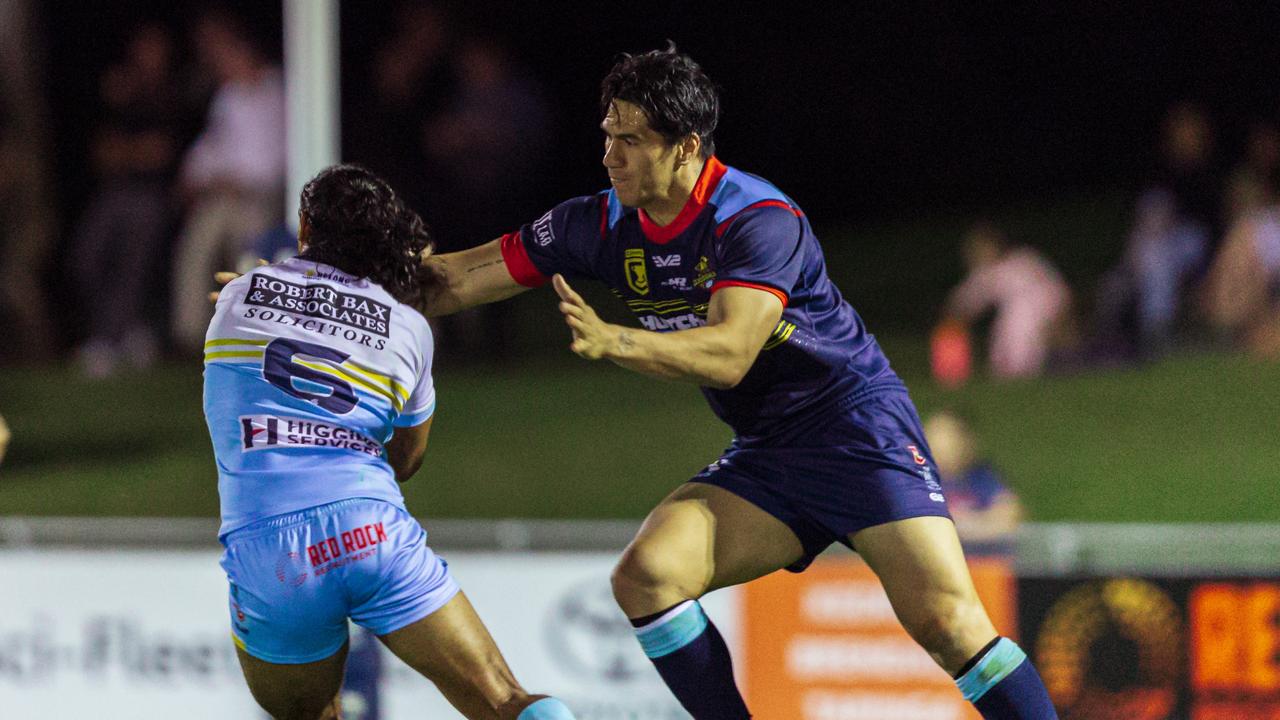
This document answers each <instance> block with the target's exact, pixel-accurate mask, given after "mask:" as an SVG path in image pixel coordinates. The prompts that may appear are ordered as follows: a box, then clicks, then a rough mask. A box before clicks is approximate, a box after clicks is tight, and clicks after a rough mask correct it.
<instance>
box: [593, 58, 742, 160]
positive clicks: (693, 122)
mask: <svg viewBox="0 0 1280 720" xmlns="http://www.w3.org/2000/svg"><path fill="white" fill-rule="evenodd" d="M615 100H625V101H627V102H629V103H632V104H634V105H636V106H638V107H639V108H640V109H642V110H644V113H645V115H647V116H648V118H649V126H650V127H652V128H653V129H654V130H655V131H657V132H658V133H659V134H661V135H662V136H663V137H664V138H666V140H667V142H668V143H669V144H675V143H676V142H679V141H680V139H681V138H684V137H686V136H688V135H689V134H690V133H695V132H696V133H698V137H700V138H702V157H704V158H708V157H711V156H712V155H713V154H715V151H716V143H715V140H714V139H713V137H712V134H713V133H714V132H715V129H716V123H718V122H719V121H720V93H719V92H718V91H717V90H716V86H715V85H714V84H713V83H712V82H711V79H710V78H708V77H707V74H706V73H704V72H703V71H702V68H701V67H700V66H699V65H698V63H696V62H694V61H693V58H690V57H689V56H688V55H685V54H683V53H681V52H679V51H678V50H676V45H675V43H673V42H670V41H668V43H667V47H666V49H664V50H650V51H649V52H647V53H641V54H640V55H629V54H625V53H624V54H623V55H622V57H621V59H619V60H618V62H617V64H615V65H614V66H613V69H612V70H610V71H609V74H608V75H607V76H605V79H604V82H602V83H601V84H600V114H601V116H604V115H608V114H609V106H610V105H612V104H613V101H615Z"/></svg>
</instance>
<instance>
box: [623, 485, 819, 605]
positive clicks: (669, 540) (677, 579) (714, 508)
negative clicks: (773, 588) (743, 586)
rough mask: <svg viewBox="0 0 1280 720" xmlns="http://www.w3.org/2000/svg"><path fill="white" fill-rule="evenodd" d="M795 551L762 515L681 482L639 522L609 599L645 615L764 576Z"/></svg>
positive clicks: (787, 533) (788, 535) (796, 545)
mask: <svg viewBox="0 0 1280 720" xmlns="http://www.w3.org/2000/svg"><path fill="white" fill-rule="evenodd" d="M802 552H803V550H802V548H801V546H800V541H799V540H798V539H796V537H795V535H794V534H793V533H792V532H791V530H790V529H789V528H787V527H786V526H785V525H783V524H782V523H781V522H779V521H778V520H777V519H775V518H773V517H772V516H770V515H768V514H767V513H765V512H764V511H762V510H760V509H759V508H757V507H755V506H754V505H751V504H750V503H748V502H747V501H745V500H742V499H741V498H739V497H737V496H736V495H733V494H732V493H730V492H728V491H726V490H723V489H721V488H718V487H714V486H711V485H705V484H702V483H689V484H687V485H685V486H682V487H680V488H678V489H677V490H676V491H675V492H673V493H672V494H671V495H670V496H668V497H667V499H666V500H664V501H663V502H662V503H661V504H659V505H658V507H656V508H654V510H653V512H651V513H649V517H648V518H646V519H645V523H644V525H643V526H642V527H641V529H640V532H639V533H638V534H637V535H636V538H635V539H634V540H633V541H632V542H631V545H630V546H629V547H628V548H627V550H626V551H625V552H624V553H623V555H622V558H621V560H619V562H618V565H617V567H616V568H615V569H614V573H613V588H614V596H615V597H616V598H617V600H618V603H619V604H620V605H621V606H622V609H623V610H624V611H625V612H627V614H628V615H631V616H632V617H638V616H641V615H647V614H651V613H654V612H658V611H661V610H664V609H666V608H669V607H671V606H672V605H675V604H677V603H680V602H683V601H684V600H689V599H694V598H698V597H701V596H702V595H703V594H705V593H706V592H708V591H711V590H715V589H717V588H720V587H725V586H728V585H737V584H739V583H743V582H747V581H749V580H753V579H755V578H757V577H760V576H762V575H766V574H768V573H771V572H773V571H774V570H777V569H779V568H782V567H785V566H787V565H789V564H791V563H792V562H794V561H795V560H797V559H798V558H799V557H800V555H801V554H802Z"/></svg>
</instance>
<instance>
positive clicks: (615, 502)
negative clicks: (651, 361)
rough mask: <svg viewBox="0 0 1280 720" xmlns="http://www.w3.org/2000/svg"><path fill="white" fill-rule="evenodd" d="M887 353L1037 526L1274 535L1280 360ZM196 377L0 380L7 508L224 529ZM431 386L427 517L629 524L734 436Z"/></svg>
mask: <svg viewBox="0 0 1280 720" xmlns="http://www.w3.org/2000/svg"><path fill="white" fill-rule="evenodd" d="M885 345H886V348H887V349H888V351H889V354H890V357H891V358H892V359H893V361H894V363H895V366H897V367H898V368H899V369H900V372H902V374H903V375H904V376H906V378H907V379H908V382H909V383H910V384H911V386H912V388H913V395H914V397H915V399H916V401H917V404H918V405H919V406H920V408H921V410H922V412H925V413H927V412H928V411H929V410H931V409H935V408H938V407H940V406H941V405H944V404H948V405H950V404H954V405H958V406H960V407H962V408H963V409H965V410H966V411H967V412H969V413H971V414H972V415H973V416H974V418H975V421H976V424H977V426H978V429H979V431H980V432H981V433H982V436H983V437H984V438H985V441H986V447H987V450H988V451H989V453H988V454H989V455H990V456H991V457H992V458H993V459H994V461H995V462H996V464H997V465H998V466H999V467H1000V468H1001V469H1003V470H1004V471H1005V474H1006V476H1007V477H1008V479H1009V481H1010V483H1011V484H1012V485H1013V486H1014V487H1015V488H1016V489H1017V490H1018V492H1019V493H1020V494H1021V495H1022V496H1023V498H1024V500H1025V502H1026V503H1027V505H1028V507H1029V510H1030V512H1031V515H1032V516H1033V517H1034V518H1035V519H1038V520H1044V521H1053V520H1087V521H1242V520H1251V521H1272V522H1275V521H1280V489H1278V486H1280V441H1277V439H1276V433H1277V430H1278V429H1280V422H1278V421H1280V401H1278V400H1277V398H1280V365H1278V364H1261V363H1258V362H1255V361H1251V360H1248V359H1244V358H1233V357H1217V356H1197V357H1184V358H1178V359H1172V360H1168V361H1165V362H1162V363H1160V364H1157V365H1152V366H1148V367H1145V368H1142V369H1132V370H1109V371H1105V372H1104V371H1099V372H1095V373H1090V374H1081V375H1076V376H1069V377H1058V378H1050V379H1046V380H1041V381H1035V382H1022V383H1005V384H992V383H987V382H977V383H974V384H971V385H970V386H968V387H966V388H963V389H962V390H960V391H956V392H947V393H944V392H942V391H939V390H938V389H936V388H934V387H932V386H931V385H930V383H929V382H928V381H927V380H926V379H925V378H924V377H923V375H922V372H923V345H922V343H921V342H920V341H919V340H911V339H906V340H892V339H891V340H889V341H886V343H885ZM566 354H567V353H566ZM200 383H201V379H200V367H199V364H198V363H193V364H191V365H190V366H185V365H184V366H176V365H174V366H166V367H163V368H160V369H158V370H155V371H152V372H150V373H147V374H146V375H135V376H127V377H122V378H119V379H113V380H111V381H107V382H90V381H86V380H82V379H80V378H78V377H77V376H76V375H75V374H74V373H72V372H70V371H68V370H59V369H23V370H15V369H6V370H4V371H3V374H2V375H0V412H3V414H4V415H5V416H6V417H7V418H8V420H9V423H10V425H11V426H12V427H13V430H14V442H13V445H12V447H11V448H10V453H9V457H8V459H7V460H6V463H5V465H4V466H3V467H2V468H0V514H25V515H157V516H168V515H175V516H215V515H216V514H217V507H218V505H217V492H216V475H215V471H214V466H213V460H212V456H211V453H210V450H209V441H208V438H207V435H206V431H205V427H204V422H203V419H202V417H201V414H200V393H201V385H200ZM437 383H438V386H439V409H438V414H437V420H436V425H435V429H434V430H433V434H432V441H431V448H430V450H429V451H428V457H427V461H426V464H425V466H424V469H423V470H422V471H421V472H420V473H419V474H418V476H417V477H415V478H414V479H413V480H412V481H411V482H410V483H408V484H407V485H406V486H405V491H406V496H407V499H408V502H409V505H410V507H411V508H412V509H413V511H414V512H415V513H418V514H420V515H424V516H428V517H430V516H437V517H476V518H491V517H529V518H551V517H571V518H637V517H640V516H642V515H643V514H644V513H645V511H646V510H647V509H648V508H649V507H651V506H652V505H653V503H654V502H655V501H657V500H658V499H659V498H660V497H661V496H662V495H664V494H665V493H666V492H668V491H669V490H670V489H671V488H673V487H675V486H676V485H677V484H678V483H679V482H681V481H682V480H684V479H685V478H687V477H688V476H689V475H691V474H692V473H693V472H695V471H696V470H697V469H699V468H700V467H701V466H702V465H704V464H705V463H707V462H709V461H710V460H713V459H714V458H715V457H716V456H717V455H718V453H719V451H720V450H721V449H722V448H723V447H724V445H725V444H726V443H727V441H728V440H729V432H728V429H727V428H726V427H725V426H723V425H721V424H720V423H719V422H718V421H717V420H716V419H715V418H714V417H713V416H712V415H711V413H710V411H709V410H708V409H707V407H706V405H705V403H704V402H703V401H702V398H701V396H700V395H699V394H698V392H697V391H696V389H694V388H693V387H686V386H683V385H677V384H669V383H661V382H657V381H651V380H648V379H646V378H643V377H640V376H636V375H634V374H631V373H628V372H625V371H623V370H621V369H618V368H615V367H613V366H611V365H604V364H588V363H585V362H582V361H578V360H576V359H574V358H572V357H568V358H565V359H562V360H559V361H548V360H541V359H540V360H533V361H529V362H527V363H520V364H516V365H514V366H511V367H509V368H507V369H505V370H501V371H497V370H489V371H481V370H472V371H467V372H464V371H459V370H451V369H448V368H444V369H441V371H440V373H439V374H438V376H437Z"/></svg>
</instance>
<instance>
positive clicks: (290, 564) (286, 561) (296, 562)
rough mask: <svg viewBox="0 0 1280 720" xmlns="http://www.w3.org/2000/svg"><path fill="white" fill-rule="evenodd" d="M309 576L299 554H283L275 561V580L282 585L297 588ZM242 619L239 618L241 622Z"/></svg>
mask: <svg viewBox="0 0 1280 720" xmlns="http://www.w3.org/2000/svg"><path fill="white" fill-rule="evenodd" d="M310 576H311V575H310V573H308V572H307V571H306V565H305V564H304V561H303V559H302V554H301V553H296V552H288V553H285V555H284V557H282V558H280V559H279V560H278V561H276V579H277V580H279V581H280V582H281V583H282V584H284V585H288V586H289V587H298V586H299V585H302V583H304V582H306V581H307V578H308V577H310ZM243 619H244V618H241V620H243Z"/></svg>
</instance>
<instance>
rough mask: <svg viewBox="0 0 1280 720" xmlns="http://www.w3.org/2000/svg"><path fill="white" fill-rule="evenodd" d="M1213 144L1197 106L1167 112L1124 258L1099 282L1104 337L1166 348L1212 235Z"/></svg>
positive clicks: (1216, 194) (1147, 352)
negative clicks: (1157, 156) (1153, 169)
mask: <svg viewBox="0 0 1280 720" xmlns="http://www.w3.org/2000/svg"><path fill="white" fill-rule="evenodd" d="M1212 150H1213V134H1212V130H1211V128H1210V126H1209V121H1208V118H1207V117H1206V116H1205V115H1204V113H1203V112H1201V111H1200V110H1199V109H1198V108H1197V107H1195V106H1193V105H1190V104H1181V105H1177V106H1175V107H1174V108H1173V109H1172V110H1170V112H1169V115H1168V117H1167V119H1166V120H1165V126H1164V139H1163V143H1162V161H1161V164H1160V167H1159V169H1158V170H1157V172H1156V173H1155V177H1154V178H1153V179H1152V182H1151V183H1150V184H1149V185H1148V187H1147V189H1146V190H1145V191H1144V192H1143V193H1142V195H1141V197H1139V199H1138V203H1137V209H1136V211H1135V217H1134V223H1133V230H1132V232H1131V233H1130V235H1129V240H1128V243H1127V245H1126V247H1125V252H1124V257H1123V258H1122V260H1121V262H1120V264H1119V266H1117V267H1116V268H1114V269H1112V270H1111V271H1110V272H1108V273H1107V275H1106V277H1104V279H1103V281H1102V285H1101V288H1100V296H1099V299H1098V320H1099V331H1100V333H1101V334H1102V335H1103V337H1104V339H1105V340H1106V342H1107V343H1109V344H1112V345H1118V346H1120V347H1122V348H1125V349H1127V350H1136V351H1137V352H1138V353H1139V354H1141V355H1143V356H1147V357H1151V356H1159V355H1161V354H1164V353H1165V352H1167V351H1168V350H1169V349H1171V347H1172V345H1173V341H1174V331H1175V329H1176V328H1175V325H1176V321H1177V320H1178V316H1179V312H1180V311H1181V309H1182V305H1183V302H1182V301H1183V296H1184V295H1185V294H1186V291H1187V289H1188V288H1189V286H1190V284H1191V283H1192V282H1193V281H1195V280H1198V279H1199V278H1200V277H1201V276H1202V275H1203V273H1204V270H1205V269H1206V267H1207V263H1208V259H1209V255H1210V252H1211V250H1212V245H1213V243H1214V241H1215V239H1216V238H1217V237H1218V231H1219V207H1220V204H1221V195H1220V183H1219V178H1218V175H1217V172H1216V171H1215V168H1214V166H1213V159H1212ZM1130 317H1131V318H1132V322H1131V323H1130V322H1126V319H1127V318H1130ZM1126 346H1127V347H1126Z"/></svg>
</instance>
